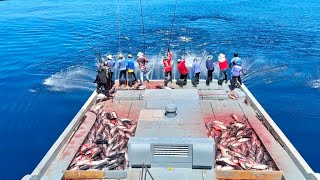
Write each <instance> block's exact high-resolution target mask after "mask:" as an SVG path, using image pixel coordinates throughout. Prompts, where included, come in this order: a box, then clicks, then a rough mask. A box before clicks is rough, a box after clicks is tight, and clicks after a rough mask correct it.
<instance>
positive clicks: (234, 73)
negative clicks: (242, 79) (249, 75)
mask: <svg viewBox="0 0 320 180" xmlns="http://www.w3.org/2000/svg"><path fill="white" fill-rule="evenodd" d="M241 71H242V67H241V66H239V65H237V64H236V65H234V66H233V67H232V69H231V73H232V76H233V77H234V76H240V74H241Z"/></svg>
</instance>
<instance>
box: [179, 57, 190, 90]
mask: <svg viewBox="0 0 320 180" xmlns="http://www.w3.org/2000/svg"><path fill="white" fill-rule="evenodd" d="M177 62H178V65H177V68H178V71H179V72H180V79H179V81H178V82H177V84H178V85H180V87H182V86H183V85H186V84H187V77H188V68H187V66H186V60H185V59H182V60H180V59H178V61H177Z"/></svg>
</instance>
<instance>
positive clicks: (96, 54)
mask: <svg viewBox="0 0 320 180" xmlns="http://www.w3.org/2000/svg"><path fill="white" fill-rule="evenodd" d="M63 20H64V21H65V22H66V23H67V24H68V25H69V26H70V28H71V29H72V30H73V31H74V32H76V33H77V34H78V36H80V37H81V39H82V40H83V41H84V42H85V43H86V44H87V45H88V46H89V47H90V48H91V49H92V50H93V52H94V55H95V56H98V58H99V60H100V62H101V61H102V56H101V54H100V53H99V52H98V51H97V50H96V49H94V48H93V47H92V46H91V45H90V43H89V42H88V41H87V40H86V39H85V38H84V37H83V36H82V35H81V34H80V33H79V32H78V31H77V30H76V29H75V28H74V26H73V25H72V24H70V23H69V22H68V21H67V20H66V19H65V18H63Z"/></svg>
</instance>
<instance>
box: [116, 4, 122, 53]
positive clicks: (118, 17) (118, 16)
mask: <svg viewBox="0 0 320 180" xmlns="http://www.w3.org/2000/svg"><path fill="white" fill-rule="evenodd" d="M117 20H118V53H120V52H121V51H120V2H119V0H118V12H117Z"/></svg>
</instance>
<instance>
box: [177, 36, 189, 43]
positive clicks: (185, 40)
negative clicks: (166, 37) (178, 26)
mask: <svg viewBox="0 0 320 180" xmlns="http://www.w3.org/2000/svg"><path fill="white" fill-rule="evenodd" d="M179 40H180V41H182V42H190V41H192V37H188V36H180V37H179Z"/></svg>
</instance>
